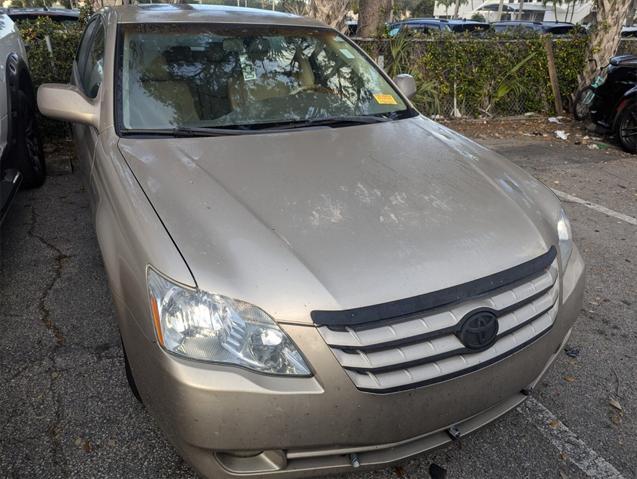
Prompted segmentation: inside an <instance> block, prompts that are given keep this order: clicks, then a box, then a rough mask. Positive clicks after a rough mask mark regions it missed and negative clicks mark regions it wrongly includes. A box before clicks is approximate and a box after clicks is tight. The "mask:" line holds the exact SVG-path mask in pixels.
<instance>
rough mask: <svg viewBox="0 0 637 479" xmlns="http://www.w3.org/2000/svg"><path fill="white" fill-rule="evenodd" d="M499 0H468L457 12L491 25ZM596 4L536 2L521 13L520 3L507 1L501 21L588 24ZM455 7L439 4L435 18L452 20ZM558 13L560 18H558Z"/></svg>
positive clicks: (529, 4)
mask: <svg viewBox="0 0 637 479" xmlns="http://www.w3.org/2000/svg"><path fill="white" fill-rule="evenodd" d="M499 6H500V2H499V0H487V1H484V0H469V1H468V2H467V3H465V4H464V5H461V6H460V9H459V11H458V17H459V18H471V16H472V15H473V14H474V13H479V14H481V15H482V16H483V17H484V18H485V19H486V20H487V21H488V22H495V21H497V20H498V8H499ZM592 6H593V2H592V1H590V0H588V1H582V2H577V1H576V2H574V3H566V2H565V3H564V4H563V5H557V6H555V7H554V5H553V2H548V3H546V4H544V3H542V2H541V1H539V0H533V1H528V2H524V3H522V12H520V2H517V1H516V2H514V1H512V0H504V4H503V9H502V20H518V19H520V20H530V21H537V22H542V21H545V22H552V21H556V20H557V21H559V22H573V23H587V20H588V19H587V17H588V16H589V14H590V13H591V8H592ZM454 9H455V5H452V6H450V7H449V8H448V9H447V8H445V7H444V6H443V5H440V4H436V8H435V10H434V15H435V16H437V17H438V16H439V17H447V16H448V17H450V16H452V15H453V13H454ZM556 13H557V18H556V15H555V14H556Z"/></svg>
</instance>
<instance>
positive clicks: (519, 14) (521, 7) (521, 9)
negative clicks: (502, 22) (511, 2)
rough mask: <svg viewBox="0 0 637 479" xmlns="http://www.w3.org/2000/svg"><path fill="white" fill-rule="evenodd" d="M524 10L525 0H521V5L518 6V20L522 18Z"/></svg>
mask: <svg viewBox="0 0 637 479" xmlns="http://www.w3.org/2000/svg"><path fill="white" fill-rule="evenodd" d="M523 12H524V0H520V5H519V6H518V18H517V20H522V13H523Z"/></svg>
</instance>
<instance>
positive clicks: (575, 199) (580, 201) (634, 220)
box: [553, 189, 637, 226]
mask: <svg viewBox="0 0 637 479" xmlns="http://www.w3.org/2000/svg"><path fill="white" fill-rule="evenodd" d="M553 192H554V193H555V194H556V195H557V196H558V198H560V199H562V200H565V201H570V202H572V203H578V204H580V205H584V206H586V207H588V208H590V209H592V210H595V211H599V212H600V213H604V214H605V215H608V216H612V217H613V218H617V219H618V220H622V221H625V222H626V223H630V224H631V225H635V226H637V218H633V217H632V216H628V215H625V214H624V213H619V212H617V211H614V210H611V209H609V208H606V207H605V206H602V205H598V204H596V203H591V202H590V201H586V200H583V199H581V198H578V197H577V196H573V195H569V194H568V193H564V192H563V191H560V190H556V189H553Z"/></svg>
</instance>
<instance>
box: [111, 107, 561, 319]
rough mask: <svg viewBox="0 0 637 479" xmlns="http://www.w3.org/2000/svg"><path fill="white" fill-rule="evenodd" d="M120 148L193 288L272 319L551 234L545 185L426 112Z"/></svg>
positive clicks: (553, 211) (384, 297)
mask: <svg viewBox="0 0 637 479" xmlns="http://www.w3.org/2000/svg"><path fill="white" fill-rule="evenodd" d="M119 148H120V151H121V152H122V154H123V155H124V157H125V159H126V161H127V163H128V164H129V166H130V168H131V169H132V171H133V172H134V174H135V176H136V177H137V179H138V181H139V183H140V185H141V186H142V188H143V189H144V191H145V193H146V195H147V196H148V198H149V200H150V202H151V203H152V204H153V206H154V208H155V209H156V211H157V213H158V215H159V217H160V219H161V220H162V222H163V223H164V225H165V226H166V228H167V230H168V232H169V233H170V235H171V236H172V238H173V240H174V242H175V244H176V246H177V247H178V248H179V250H180V252H181V254H182V255H183V257H184V259H185V261H186V262H187V264H188V266H189V268H190V269H191V271H192V274H193V276H194V279H195V281H196V283H197V285H198V287H200V288H202V289H204V290H207V291H212V292H215V293H219V294H223V295H226V296H229V297H233V298H237V299H242V300H244V301H248V302H251V303H253V304H256V305H258V306H260V307H261V308H263V309H264V310H265V311H267V312H268V313H269V314H271V315H272V316H273V317H275V318H276V319H277V320H279V321H288V322H311V319H310V312H311V311H312V310H315V309H320V310H341V309H348V308H354V307H361V306H367V305H372V304H377V303H382V302H386V301H392V300H396V299H401V298H407V297H411V296H415V295H418V294H424V293H428V292H431V291H436V290H439V289H442V288H446V287H449V286H453V285H457V284H461V283H465V282H468V281H471V280H474V279H477V278H481V277H484V276H487V275H489V274H492V273H495V272H498V271H501V270H503V269H507V268H510V267H512V266H515V265H518V264H520V263H523V262H525V261H527V260H529V259H531V258H534V257H537V256H539V255H541V254H543V253H545V252H546V251H547V250H548V249H549V248H550V245H551V244H554V243H555V241H556V238H555V232H554V230H555V223H553V221H554V219H553V218H554V217H556V216H557V214H558V212H559V206H558V205H559V203H558V202H557V200H556V199H555V197H554V196H553V195H552V194H550V193H548V190H547V189H546V188H545V187H544V186H543V185H541V184H540V183H539V182H537V181H536V180H534V179H532V178H531V177H530V176H528V175H527V174H525V173H524V172H522V170H520V169H519V168H517V167H515V166H513V165H512V164H510V163H509V162H507V161H506V160H503V159H502V158H500V157H498V156H497V155H495V154H494V153H492V152H490V151H489V150H487V149H485V148H483V147H480V146H479V145H477V144H475V143H473V142H471V141H469V140H467V139H465V138H463V137H461V136H460V135H458V134H456V133H453V132H452V131H450V130H449V129H447V128H445V127H443V126H441V125H439V124H436V123H434V122H432V121H431V120H428V119H426V118H424V117H416V118H412V119H406V120H400V121H393V122H386V123H379V124H373V125H361V126H350V127H344V128H315V129H306V130H295V131H287V132H280V133H268V134H263V135H245V136H240V137H236V136H229V137H211V138H187V139H169V138H157V139H136V138H123V139H121V140H120V142H119Z"/></svg>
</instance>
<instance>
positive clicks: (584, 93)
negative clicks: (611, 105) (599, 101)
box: [573, 86, 595, 121]
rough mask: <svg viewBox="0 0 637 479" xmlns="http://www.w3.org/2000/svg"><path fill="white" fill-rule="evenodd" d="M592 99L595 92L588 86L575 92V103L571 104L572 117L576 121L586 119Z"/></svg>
mask: <svg viewBox="0 0 637 479" xmlns="http://www.w3.org/2000/svg"><path fill="white" fill-rule="evenodd" d="M594 98H595V91H594V90H593V89H592V88H591V87H589V86H587V87H586V88H582V89H581V90H580V91H579V92H577V95H576V97H575V101H574V102H573V117H574V118H575V119H576V120H577V121H583V120H586V119H588V117H589V115H590V111H591V104H592V103H593V99H594Z"/></svg>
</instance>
